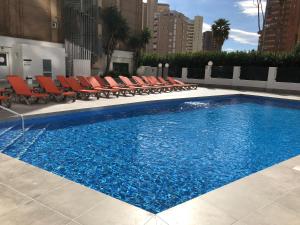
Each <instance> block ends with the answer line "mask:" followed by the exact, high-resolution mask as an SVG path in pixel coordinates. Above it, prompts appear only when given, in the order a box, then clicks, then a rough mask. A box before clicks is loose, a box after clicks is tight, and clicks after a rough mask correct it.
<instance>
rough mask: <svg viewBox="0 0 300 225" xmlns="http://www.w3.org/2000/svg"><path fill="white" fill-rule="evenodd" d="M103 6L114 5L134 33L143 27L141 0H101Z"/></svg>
mask: <svg viewBox="0 0 300 225" xmlns="http://www.w3.org/2000/svg"><path fill="white" fill-rule="evenodd" d="M102 4H103V7H110V6H115V7H117V8H118V9H119V10H120V12H121V14H122V16H123V17H124V18H125V19H126V21H127V23H128V26H129V28H130V31H131V32H132V33H136V32H139V31H141V30H142V27H143V0H126V1H124V0H103V1H102Z"/></svg>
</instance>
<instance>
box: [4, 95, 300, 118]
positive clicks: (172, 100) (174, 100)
mask: <svg viewBox="0 0 300 225" xmlns="http://www.w3.org/2000/svg"><path fill="white" fill-rule="evenodd" d="M235 96H245V97H257V98H261V99H268V100H282V101H289V102H300V99H289V98H284V97H283V96H264V95H255V94H241V93H236V94H224V95H212V96H201V97H186V98H176V99H160V100H148V101H140V102H131V103H121V104H114V105H106V106H97V107H93V108H82V109H71V110H65V111H59V112H47V113H36V114H23V117H24V119H32V118H44V117H48V116H55V115H67V114H70V113H76V112H92V111H98V110H105V109H114V108H118V107H122V106H123V107H124V106H135V105H136V106H138V105H143V104H154V103H161V102H176V101H179V100H184V101H193V100H201V99H203V100H205V99H210V98H224V97H235ZM17 117H18V116H12V117H10V118H0V124H1V123H5V122H14V121H16V120H17Z"/></svg>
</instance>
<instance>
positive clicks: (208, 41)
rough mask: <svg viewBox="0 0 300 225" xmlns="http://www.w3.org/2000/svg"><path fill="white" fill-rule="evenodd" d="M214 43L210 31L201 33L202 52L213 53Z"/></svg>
mask: <svg viewBox="0 0 300 225" xmlns="http://www.w3.org/2000/svg"><path fill="white" fill-rule="evenodd" d="M215 50H216V48H215V43H214V38H213V32H212V31H205V32H204V33H203V51H207V52H209V51H215Z"/></svg>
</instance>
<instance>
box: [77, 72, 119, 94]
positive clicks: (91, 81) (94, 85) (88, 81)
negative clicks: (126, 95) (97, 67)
mask: <svg viewBox="0 0 300 225" xmlns="http://www.w3.org/2000/svg"><path fill="white" fill-rule="evenodd" d="M77 78H78V80H79V81H80V83H81V84H82V86H84V87H85V88H88V89H91V90H96V91H99V92H100V93H103V94H104V96H105V97H106V98H109V96H110V94H114V95H116V96H117V97H119V90H117V89H111V88H103V87H101V85H100V84H99V82H98V81H97V80H96V78H94V77H91V76H89V77H86V76H77Z"/></svg>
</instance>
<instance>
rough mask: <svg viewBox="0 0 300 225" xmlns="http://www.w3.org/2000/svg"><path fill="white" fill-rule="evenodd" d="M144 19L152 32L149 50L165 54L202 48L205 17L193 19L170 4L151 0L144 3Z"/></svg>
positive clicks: (194, 50) (144, 22)
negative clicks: (175, 9)
mask: <svg viewBox="0 0 300 225" xmlns="http://www.w3.org/2000/svg"><path fill="white" fill-rule="evenodd" d="M143 20H144V21H143V24H144V26H147V27H148V28H149V29H150V30H151V32H152V40H151V42H150V43H149V45H148V46H147V49H146V50H147V52H149V53H157V54H160V55H164V54H168V53H181V52H197V51H201V50H202V28H203V27H202V26H203V17H201V16H197V17H195V19H194V20H191V19H189V18H187V17H186V16H185V15H184V14H182V13H180V12H177V11H174V10H171V9H170V6H169V5H168V4H160V3H157V1H155V0H152V1H151V0H150V1H148V2H147V3H145V5H144V16H143Z"/></svg>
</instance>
